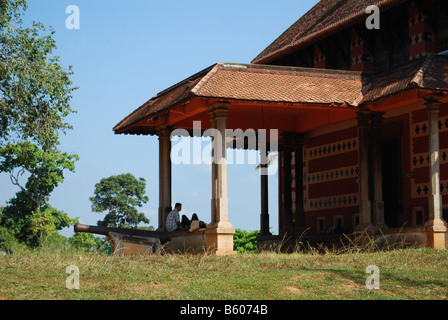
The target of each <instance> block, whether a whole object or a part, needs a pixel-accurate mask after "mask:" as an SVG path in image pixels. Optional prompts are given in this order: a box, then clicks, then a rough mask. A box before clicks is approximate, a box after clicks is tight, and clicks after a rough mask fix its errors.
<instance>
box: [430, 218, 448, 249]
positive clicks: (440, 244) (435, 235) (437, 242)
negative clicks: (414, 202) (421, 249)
mask: <svg viewBox="0 0 448 320" xmlns="http://www.w3.org/2000/svg"><path fill="white" fill-rule="evenodd" d="M425 227H426V247H428V248H434V249H447V232H448V224H447V223H446V222H445V221H443V220H442V219H436V220H431V221H428V222H427V223H426V224H425Z"/></svg>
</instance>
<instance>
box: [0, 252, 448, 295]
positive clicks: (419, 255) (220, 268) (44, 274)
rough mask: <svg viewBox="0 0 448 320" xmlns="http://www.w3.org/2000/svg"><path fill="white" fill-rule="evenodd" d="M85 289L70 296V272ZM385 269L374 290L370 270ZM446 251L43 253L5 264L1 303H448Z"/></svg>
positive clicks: (0, 266)
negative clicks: (369, 280) (70, 269)
mask: <svg viewBox="0 0 448 320" xmlns="http://www.w3.org/2000/svg"><path fill="white" fill-rule="evenodd" d="M69 265H76V266H77V267H78V268H79V270H80V289H79V290H68V289H67V288H66V283H65V281H66V278H67V277H68V274H66V273H65V270H66V267H67V266H69ZM369 265H376V266H378V267H379V269H380V284H381V287H380V290H368V289H367V288H366V286H365V283H366V279H367V277H368V276H369V275H368V274H366V273H365V270H366V268H367V266H369ZM447 297H448V251H437V250H432V249H424V248H417V249H395V250H389V251H372V252H370V251H368V252H363V251H354V250H351V252H348V253H347V252H334V251H333V252H332V251H327V252H324V253H317V252H311V253H307V254H303V253H294V254H279V253H261V254H240V255H235V256H230V257H215V256H212V255H209V254H206V253H203V254H199V255H168V254H164V255H154V256H133V257H111V256H107V255H103V254H99V253H74V252H57V250H56V251H55V250H39V251H35V252H27V251H25V252H16V254H14V255H8V256H4V257H0V299H17V300H39V299H46V300H73V299H75V300H93V299H95V300H109V299H114V300H117V299H121V300H139V299H145V300H167V299H168V300H171V299H172V300H189V299H191V300H279V299H280V300H289V299H307V300H310V299H313V300H314V299H324V300H327V299H339V300H340V299H344V300H347V299H349V300H357V299H420V300H423V299H431V300H433V299H447Z"/></svg>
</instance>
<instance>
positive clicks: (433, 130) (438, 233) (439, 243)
mask: <svg viewBox="0 0 448 320" xmlns="http://www.w3.org/2000/svg"><path fill="white" fill-rule="evenodd" d="M425 105H426V106H427V108H428V122H429V137H428V138H429V159H430V166H429V179H430V194H429V220H428V221H427V222H426V224H425V226H426V230H427V246H430V247H433V248H437V249H446V232H447V231H448V225H447V223H446V222H445V221H444V220H443V218H442V195H441V194H440V150H439V105H440V102H438V101H435V100H432V99H431V98H429V99H428V101H427V103H426V104H425Z"/></svg>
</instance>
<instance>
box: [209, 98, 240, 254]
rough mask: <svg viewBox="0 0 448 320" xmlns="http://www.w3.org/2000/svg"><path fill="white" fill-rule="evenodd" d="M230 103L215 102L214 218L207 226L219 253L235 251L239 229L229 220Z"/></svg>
mask: <svg viewBox="0 0 448 320" xmlns="http://www.w3.org/2000/svg"><path fill="white" fill-rule="evenodd" d="M227 106H228V105H227V104H226V103H216V104H213V105H211V106H210V107H209V108H210V119H211V123H212V129H213V130H212V131H213V132H212V148H213V161H212V201H211V211H212V214H211V216H212V221H211V223H210V224H209V225H208V227H207V230H206V236H207V239H206V243H207V250H210V251H214V253H215V254H216V255H228V254H233V253H234V251H233V234H234V233H235V229H234V228H233V226H232V224H231V223H230V222H229V200H228V198H227V159H226V154H227V152H226V142H225V138H226V120H227V112H228V108H227Z"/></svg>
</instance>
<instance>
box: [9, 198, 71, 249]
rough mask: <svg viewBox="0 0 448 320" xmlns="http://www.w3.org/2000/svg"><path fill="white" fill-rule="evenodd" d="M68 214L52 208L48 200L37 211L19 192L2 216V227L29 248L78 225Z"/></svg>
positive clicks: (10, 201)
mask: <svg viewBox="0 0 448 320" xmlns="http://www.w3.org/2000/svg"><path fill="white" fill-rule="evenodd" d="M76 221H77V219H72V218H70V217H69V216H68V214H67V213H65V212H63V211H59V210H56V209H54V208H53V207H51V206H50V205H49V203H48V199H45V200H44V201H43V202H42V203H41V208H40V209H38V210H35V209H34V207H33V205H32V202H31V201H30V200H29V198H28V196H27V195H26V194H25V193H24V192H23V191H19V192H17V194H16V196H15V197H14V198H12V199H11V200H9V201H8V203H7V206H6V207H5V208H3V210H2V212H1V215H0V227H4V228H7V229H8V230H9V231H10V233H11V234H13V235H14V236H15V238H16V239H17V240H18V241H19V242H21V243H25V244H26V245H28V246H31V247H36V246H39V245H41V243H42V240H43V238H44V237H45V236H48V235H51V234H53V233H56V231H58V230H62V229H63V228H66V227H69V226H70V225H72V224H74V223H76Z"/></svg>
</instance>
